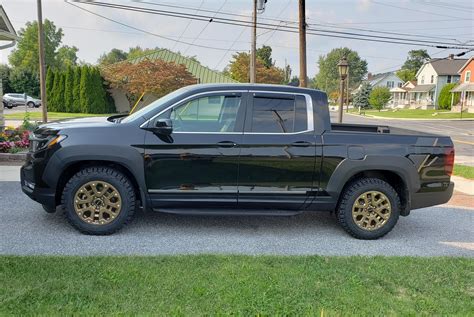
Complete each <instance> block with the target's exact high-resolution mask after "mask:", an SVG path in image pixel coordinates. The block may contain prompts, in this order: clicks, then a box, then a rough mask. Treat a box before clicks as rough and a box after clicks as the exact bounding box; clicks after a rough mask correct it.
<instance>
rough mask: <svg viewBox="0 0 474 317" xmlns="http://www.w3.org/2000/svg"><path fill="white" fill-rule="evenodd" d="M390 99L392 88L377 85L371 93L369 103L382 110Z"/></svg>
mask: <svg viewBox="0 0 474 317" xmlns="http://www.w3.org/2000/svg"><path fill="white" fill-rule="evenodd" d="M389 100H390V90H389V89H388V88H387V87H375V88H373V89H372V92H371V93H370V97H369V104H370V105H371V106H372V107H373V108H375V109H377V110H379V111H380V110H381V109H382V108H383V107H385V105H386V104H387V102H388V101H389Z"/></svg>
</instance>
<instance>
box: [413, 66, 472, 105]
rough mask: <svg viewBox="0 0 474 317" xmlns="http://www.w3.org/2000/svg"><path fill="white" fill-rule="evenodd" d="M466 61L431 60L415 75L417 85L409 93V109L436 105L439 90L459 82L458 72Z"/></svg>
mask: <svg viewBox="0 0 474 317" xmlns="http://www.w3.org/2000/svg"><path fill="white" fill-rule="evenodd" d="M466 62H467V59H453V58H449V59H433V60H431V61H428V62H426V63H425V64H423V66H421V68H420V69H419V70H418V72H417V73H416V78H417V85H416V86H415V87H414V88H413V89H411V90H410V91H409V94H410V96H409V98H410V100H411V102H410V107H411V108H421V109H429V108H433V107H436V106H437V105H438V98H439V94H440V92H441V89H442V88H443V86H444V85H446V84H449V83H456V82H459V78H460V75H459V74H458V71H459V70H460V69H461V67H462V66H463V65H464V64H465V63H466Z"/></svg>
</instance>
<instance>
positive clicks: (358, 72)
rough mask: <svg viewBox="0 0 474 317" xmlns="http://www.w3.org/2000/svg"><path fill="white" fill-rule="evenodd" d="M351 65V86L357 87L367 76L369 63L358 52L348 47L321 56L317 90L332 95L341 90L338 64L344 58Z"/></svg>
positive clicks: (316, 84)
mask: <svg viewBox="0 0 474 317" xmlns="http://www.w3.org/2000/svg"><path fill="white" fill-rule="evenodd" d="M343 57H346V58H347V62H348V63H349V86H350V87H356V86H358V85H359V84H360V82H361V81H362V79H363V78H364V76H365V75H366V74H367V62H366V61H365V60H363V59H362V58H360V56H359V54H358V53H357V52H356V51H353V50H351V49H349V48H347V47H342V48H336V49H333V50H332V51H331V52H329V53H328V54H327V55H321V56H319V60H318V65H319V73H318V74H317V75H316V77H315V82H314V84H315V86H316V87H315V88H318V89H321V90H323V91H326V92H327V93H331V92H333V91H337V90H338V89H339V81H340V78H339V71H338V68H337V64H338V63H339V61H340V60H341V59H342V58H343Z"/></svg>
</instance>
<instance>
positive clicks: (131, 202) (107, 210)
mask: <svg viewBox="0 0 474 317" xmlns="http://www.w3.org/2000/svg"><path fill="white" fill-rule="evenodd" d="M135 199H136V198H135V191H134V188H133V185H132V182H131V181H130V180H129V179H128V177H127V176H125V175H124V174H123V173H121V172H120V171H118V170H116V169H114V168H110V167H88V168H84V169H82V170H81V171H79V172H78V173H76V174H75V175H74V176H73V177H71V179H70V180H69V181H68V182H67V184H66V186H65V188H64V191H63V194H62V204H63V208H64V213H65V216H66V219H67V220H68V221H69V223H70V224H71V225H73V226H74V227H75V228H76V229H78V230H79V231H80V232H82V233H85V234H91V235H107V234H112V233H114V232H116V231H118V230H119V229H121V228H122V227H123V226H124V225H126V224H127V223H129V222H130V221H131V220H132V218H133V214H134V212H135V204H136V201H135Z"/></svg>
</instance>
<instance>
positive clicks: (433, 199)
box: [411, 182, 454, 210]
mask: <svg viewBox="0 0 474 317" xmlns="http://www.w3.org/2000/svg"><path fill="white" fill-rule="evenodd" d="M453 191H454V183H453V182H449V185H448V186H447V187H446V189H445V190H443V191H433V192H423V193H415V194H413V195H412V197H411V209H412V210H413V209H418V208H425V207H430V206H436V205H442V204H445V203H447V202H448V201H449V200H450V199H451V197H452V196H453Z"/></svg>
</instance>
